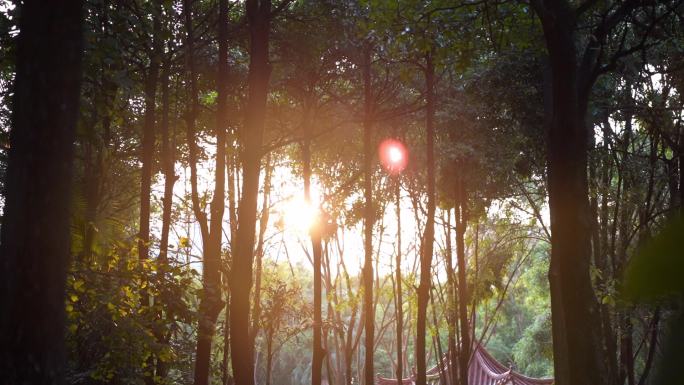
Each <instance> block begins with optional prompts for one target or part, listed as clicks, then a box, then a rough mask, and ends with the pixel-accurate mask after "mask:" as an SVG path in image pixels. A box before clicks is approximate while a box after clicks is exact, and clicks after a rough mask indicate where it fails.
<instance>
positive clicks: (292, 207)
mask: <svg viewBox="0 0 684 385" xmlns="http://www.w3.org/2000/svg"><path fill="white" fill-rule="evenodd" d="M318 215H319V210H318V204H315V203H314V202H307V201H306V200H305V199H304V198H303V197H296V198H291V199H289V200H288V201H287V202H285V203H284V205H283V211H282V216H283V226H284V229H283V230H285V231H287V232H295V233H297V234H299V235H308V234H309V231H310V230H311V228H312V227H313V226H314V224H315V223H316V221H317V220H318Z"/></svg>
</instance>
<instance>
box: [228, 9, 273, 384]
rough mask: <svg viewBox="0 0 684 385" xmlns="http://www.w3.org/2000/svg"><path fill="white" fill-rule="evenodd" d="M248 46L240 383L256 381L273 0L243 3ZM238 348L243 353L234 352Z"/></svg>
mask: <svg viewBox="0 0 684 385" xmlns="http://www.w3.org/2000/svg"><path fill="white" fill-rule="evenodd" d="M245 9H246V12H247V21H248V29H249V36H250V46H249V58H250V61H249V77H248V87H249V91H248V97H247V106H246V111H245V123H244V126H243V127H242V131H241V132H240V138H241V142H242V154H241V160H242V177H243V182H242V196H241V200H240V205H239V207H238V221H239V222H238V229H237V239H236V242H235V250H234V252H233V266H232V268H231V275H230V291H231V302H230V344H231V345H230V350H231V352H233V354H232V356H231V362H232V367H233V375H234V377H235V383H236V384H237V385H252V384H254V357H253V349H254V347H253V346H251V345H250V344H249V313H250V302H249V298H250V292H251V289H252V265H253V263H254V231H255V226H256V212H257V199H258V191H259V173H260V171H261V157H262V148H261V146H262V142H263V135H264V120H265V114H266V96H267V94H268V85H269V78H270V75H271V67H270V64H269V62H268V47H269V33H270V21H271V1H270V0H265V1H258V0H248V1H246V2H245ZM236 352H240V354H235V353H236Z"/></svg>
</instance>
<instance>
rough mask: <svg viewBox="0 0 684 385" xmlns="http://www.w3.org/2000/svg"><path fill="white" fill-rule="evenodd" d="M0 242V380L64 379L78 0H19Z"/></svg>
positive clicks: (79, 44) (79, 53) (79, 41)
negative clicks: (65, 296)
mask: <svg viewBox="0 0 684 385" xmlns="http://www.w3.org/2000/svg"><path fill="white" fill-rule="evenodd" d="M18 7H20V9H21V12H20V20H19V31H20V33H19V37H18V40H17V46H16V54H17V57H16V59H17V60H16V67H15V68H16V75H15V83H14V88H13V90H14V95H13V104H12V105H13V115H12V124H13V126H12V131H11V132H10V146H9V160H8V166H7V179H6V180H7V182H8V183H7V186H6V195H5V206H4V216H3V218H2V219H3V220H2V230H1V235H0V237H1V240H2V242H0V308H2V311H0V378H2V381H3V382H4V383H8V384H27V385H28V384H46V385H47V384H62V383H64V368H65V366H66V363H65V347H64V328H65V311H64V308H65V306H64V300H65V298H64V295H65V285H66V276H67V266H68V263H69V245H70V232H69V230H70V226H69V224H70V211H71V210H70V206H71V198H72V197H71V182H72V181H71V177H72V169H73V167H72V163H73V158H74V141H75V139H76V137H75V132H76V130H75V128H76V120H77V117H78V101H79V90H80V79H81V56H82V22H83V15H82V12H83V3H82V2H81V1H75V0H70V1H50V2H25V3H23V4H21V5H18Z"/></svg>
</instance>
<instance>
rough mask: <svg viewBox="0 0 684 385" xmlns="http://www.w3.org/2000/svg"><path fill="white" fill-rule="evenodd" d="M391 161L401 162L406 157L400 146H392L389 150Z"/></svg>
mask: <svg viewBox="0 0 684 385" xmlns="http://www.w3.org/2000/svg"><path fill="white" fill-rule="evenodd" d="M387 151H388V155H389V161H390V162H392V163H399V162H401V161H402V160H403V159H404V153H402V152H401V149H399V148H398V147H395V146H392V147H390V148H389V149H388V150H387Z"/></svg>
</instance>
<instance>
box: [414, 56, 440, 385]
mask: <svg viewBox="0 0 684 385" xmlns="http://www.w3.org/2000/svg"><path fill="white" fill-rule="evenodd" d="M425 62H426V63H425V64H426V65H425V90H426V91H425V97H426V111H425V128H426V141H427V147H426V153H427V199H428V201H427V218H426V222H425V230H424V234H423V244H422V253H421V258H420V283H419V285H418V317H417V318H418V319H417V321H416V385H426V384H427V378H426V374H425V371H426V370H427V365H426V350H425V335H426V326H427V325H426V318H427V305H428V300H429V295H430V286H431V281H432V272H431V267H432V253H433V248H434V240H435V207H436V202H435V143H434V142H435V127H434V116H435V106H434V77H435V68H434V65H433V62H432V53H431V52H429V53H427V54H426V56H425Z"/></svg>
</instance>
